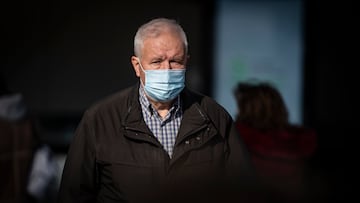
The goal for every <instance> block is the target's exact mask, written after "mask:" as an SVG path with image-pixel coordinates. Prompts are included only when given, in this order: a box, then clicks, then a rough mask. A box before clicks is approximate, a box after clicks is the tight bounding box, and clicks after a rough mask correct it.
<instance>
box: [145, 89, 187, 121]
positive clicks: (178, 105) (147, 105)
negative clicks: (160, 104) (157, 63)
mask: <svg viewBox="0 0 360 203" xmlns="http://www.w3.org/2000/svg"><path fill="white" fill-rule="evenodd" d="M139 100H140V105H141V106H142V108H143V109H145V110H146V113H147V114H148V115H149V116H152V115H153V113H154V111H155V109H154V108H153V107H152V105H151V103H150V101H149V99H148V98H147V97H146V95H145V91H144V87H143V86H142V85H140V87H139ZM180 101H181V100H180V94H179V95H178V96H177V97H176V98H175V101H174V102H173V104H172V105H171V108H170V111H169V112H174V113H177V112H179V110H180V109H181V102H180Z"/></svg>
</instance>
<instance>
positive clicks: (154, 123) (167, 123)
mask: <svg viewBox="0 0 360 203" xmlns="http://www.w3.org/2000/svg"><path fill="white" fill-rule="evenodd" d="M139 100H140V104H141V109H142V114H143V117H144V120H145V123H146V125H147V126H148V127H149V129H150V130H151V132H152V133H153V134H154V136H155V137H156V138H157V139H158V140H159V142H160V143H161V144H162V145H163V147H164V149H165V151H166V152H167V153H168V154H169V156H170V158H171V157H172V153H173V149H174V145H175V140H176V136H177V133H178V131H179V127H180V123H181V119H182V116H183V115H182V110H181V105H180V104H181V102H180V96H178V97H177V98H176V100H175V102H174V103H173V105H172V107H171V108H170V110H169V112H168V114H167V115H166V116H165V118H164V119H162V118H161V116H160V115H159V113H158V112H157V111H156V109H155V108H154V107H153V106H152V105H151V103H150V102H149V100H148V99H147V97H146V96H145V92H144V88H143V87H142V86H141V85H140V88H139Z"/></svg>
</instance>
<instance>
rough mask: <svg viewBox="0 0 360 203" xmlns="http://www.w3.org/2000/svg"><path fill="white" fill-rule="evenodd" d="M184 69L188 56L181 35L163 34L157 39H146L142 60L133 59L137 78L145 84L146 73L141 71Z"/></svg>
mask: <svg viewBox="0 0 360 203" xmlns="http://www.w3.org/2000/svg"><path fill="white" fill-rule="evenodd" d="M139 61H140V63H141V65H142V67H143V69H144V70H157V69H184V68H185V67H186V62H187V56H186V53H185V49H184V44H183V42H182V41H181V38H180V36H179V35H177V34H174V33H163V34H161V35H160V36H158V37H156V38H148V39H145V41H144V44H143V48H142V55H141V58H138V57H135V56H133V57H132V65H133V67H134V70H135V73H136V76H137V77H140V79H141V81H142V82H143V83H145V73H144V72H143V71H142V70H141V67H140V64H139Z"/></svg>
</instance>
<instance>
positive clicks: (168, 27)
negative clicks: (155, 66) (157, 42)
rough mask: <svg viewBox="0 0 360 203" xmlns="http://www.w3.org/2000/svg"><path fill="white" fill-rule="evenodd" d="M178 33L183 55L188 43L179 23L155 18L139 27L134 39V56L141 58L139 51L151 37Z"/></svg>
mask: <svg viewBox="0 0 360 203" xmlns="http://www.w3.org/2000/svg"><path fill="white" fill-rule="evenodd" d="M168 31H170V32H175V33H178V34H179V35H180V37H181V39H182V41H183V43H184V49H185V54H187V50H188V41H187V37H186V34H185V32H184V30H183V29H182V27H181V26H180V24H179V23H177V22H176V21H175V20H173V19H167V18H156V19H153V20H151V21H149V22H148V23H145V24H143V25H142V26H140V27H139V29H138V31H137V32H136V35H135V38H134V54H135V56H137V57H141V50H142V48H143V45H144V40H145V39H147V38H151V37H157V36H159V35H160V34H162V33H164V32H168Z"/></svg>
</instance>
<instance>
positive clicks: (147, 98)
mask: <svg viewBox="0 0 360 203" xmlns="http://www.w3.org/2000/svg"><path fill="white" fill-rule="evenodd" d="M187 60H188V42H187V37H186V34H185V32H184V31H183V29H182V27H181V26H180V25H179V24H178V23H177V22H176V21H175V20H172V19H166V18H157V19H153V20H151V21H149V22H148V23H146V24H144V25H142V26H141V27H140V28H139V29H138V31H137V33H136V35H135V39H134V56H132V57H131V63H132V66H133V69H134V71H135V74H136V76H137V77H138V78H139V82H138V83H137V84H136V85H134V86H132V87H129V88H127V89H124V90H122V91H120V92H118V93H115V94H114V95H112V96H109V97H107V98H106V99H104V100H102V101H99V102H98V103H97V104H95V105H94V106H92V107H90V108H89V109H88V110H87V111H86V112H85V113H84V115H83V118H82V121H81V122H80V124H79V126H78V128H77V130H76V133H75V135H74V138H73V141H72V143H71V145H70V149H69V151H68V154H67V159H66V162H65V167H64V170H63V174H62V181H61V185H60V191H59V203H71V202H76V203H81V202H220V201H222V202H226V201H227V200H230V199H232V198H233V197H230V194H231V193H232V192H231V190H232V189H234V193H233V194H235V190H236V189H235V187H232V186H233V185H232V184H234V185H236V184H239V183H242V181H244V180H245V179H246V178H247V173H248V172H247V171H248V169H249V162H248V161H249V160H248V158H247V153H246V150H245V148H244V146H243V143H242V141H241V138H240V136H238V134H237V132H236V130H235V126H234V125H233V120H232V118H231V116H230V115H229V114H228V112H227V111H226V110H225V109H224V108H223V107H222V106H220V105H219V104H217V103H216V102H215V101H214V100H213V99H211V98H210V97H207V96H205V95H202V94H200V93H196V92H194V91H192V90H190V89H189V88H187V87H185V73H186V64H187ZM243 177H244V178H243ZM242 178H243V179H242ZM227 189H229V190H230V191H229V192H228V191H227ZM236 194H238V193H236ZM239 198H242V196H239Z"/></svg>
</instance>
